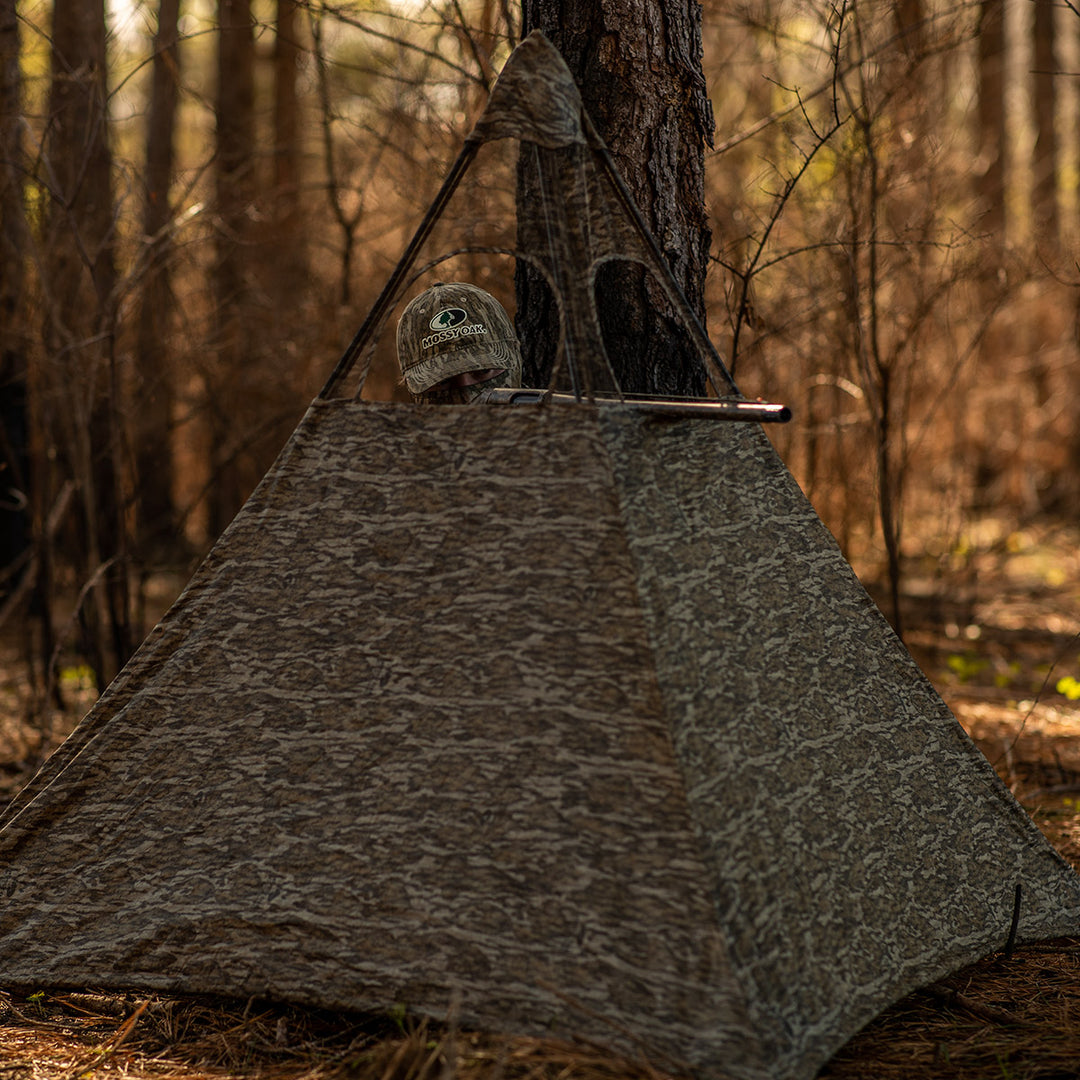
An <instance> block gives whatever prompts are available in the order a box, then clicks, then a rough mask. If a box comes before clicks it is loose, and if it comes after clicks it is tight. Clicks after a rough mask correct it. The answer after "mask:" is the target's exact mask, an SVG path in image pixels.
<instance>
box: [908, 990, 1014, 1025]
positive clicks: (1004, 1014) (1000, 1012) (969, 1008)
mask: <svg viewBox="0 0 1080 1080" xmlns="http://www.w3.org/2000/svg"><path fill="white" fill-rule="evenodd" d="M926 992H927V993H928V994H929V995H930V996H931V997H932V998H934V1000H935V1001H939V1002H941V1004H942V1005H947V1006H949V1007H950V1008H955V1009H963V1010H964V1011H965V1012H969V1013H971V1015H972V1016H976V1017H978V1018H979V1019H980V1020H987V1021H989V1022H990V1023H991V1024H1026V1023H1027V1021H1026V1020H1024V1019H1023V1018H1022V1017H1019V1016H1017V1015H1016V1013H1012V1012H1009V1010H1008V1009H998V1008H995V1007H994V1006H993V1005H983V1004H982V1002H979V1001H975V1000H973V999H972V998H969V997H968V996H967V995H966V994H961V993H960V991H959V990H938V989H935V988H934V987H930V988H929V989H928V990H927V991H926Z"/></svg>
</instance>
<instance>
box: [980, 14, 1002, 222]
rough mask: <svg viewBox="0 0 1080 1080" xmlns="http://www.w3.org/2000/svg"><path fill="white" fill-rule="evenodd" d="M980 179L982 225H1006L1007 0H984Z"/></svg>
mask: <svg viewBox="0 0 1080 1080" xmlns="http://www.w3.org/2000/svg"><path fill="white" fill-rule="evenodd" d="M978 122H979V131H978V146H979V157H978V159H979V164H980V170H979V174H978V175H979V179H978V181H977V182H978V195H979V196H980V199H981V202H982V211H983V217H982V224H983V227H984V228H985V229H987V230H988V231H990V232H992V233H996V234H998V235H999V237H1001V234H1002V233H1003V231H1004V228H1005V156H1004V155H1005V0H982V3H981V6H980V17H979V113H978Z"/></svg>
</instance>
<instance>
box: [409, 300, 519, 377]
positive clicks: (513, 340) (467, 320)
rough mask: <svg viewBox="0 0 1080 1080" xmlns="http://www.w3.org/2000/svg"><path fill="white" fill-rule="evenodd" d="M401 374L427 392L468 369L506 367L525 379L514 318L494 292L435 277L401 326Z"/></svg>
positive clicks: (410, 304) (512, 375) (412, 306)
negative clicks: (434, 280)
mask: <svg viewBox="0 0 1080 1080" xmlns="http://www.w3.org/2000/svg"><path fill="white" fill-rule="evenodd" d="M397 354H398V363H399V364H400V365H401V374H402V377H403V378H404V380H405V385H406V386H407V387H408V389H409V392H410V393H411V394H422V393H424V391H425V390H430V389H431V387H433V386H435V385H436V384H437V383H440V382H442V381H443V380H444V379H449V378H452V377H453V376H454V375H460V374H462V373H463V372H466V371H484V370H486V369H488V368H503V369H506V370H507V372H508V373H509V374H510V375H511V377H512V381H511V382H510V385H517V384H518V383H519V382H520V380H521V349H520V347H519V346H518V340H517V336H516V335H515V334H514V327H513V325H512V324H511V322H510V317H509V316H508V315H507V314H506V311H505V310H504V309H503V306H502V304H500V303H499V301H498V300H496V299H495V297H494V296H492V295H491V294H490V293H487V292H484V290H483V289H481V288H478V287H477V286H476V285H470V284H468V283H466V282H463V281H454V282H450V283H445V282H441V281H439V282H436V283H435V284H434V285H432V286H431V288H429V289H425V290H424V292H422V293H420V295H419V296H416V297H414V298H413V299H412V300H410V301H409V303H408V305H407V306H406V307H405V310H404V311H403V312H402V313H401V319H400V321H399V322H398V328H397Z"/></svg>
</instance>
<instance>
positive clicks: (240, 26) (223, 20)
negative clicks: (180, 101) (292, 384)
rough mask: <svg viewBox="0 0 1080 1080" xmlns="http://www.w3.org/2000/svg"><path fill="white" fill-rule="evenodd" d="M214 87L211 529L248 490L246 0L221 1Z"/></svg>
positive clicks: (250, 142) (251, 66)
mask: <svg viewBox="0 0 1080 1080" xmlns="http://www.w3.org/2000/svg"><path fill="white" fill-rule="evenodd" d="M218 10H219V21H220V31H219V36H218V89H217V95H218V96H217V176H216V182H217V211H218V234H217V252H216V263H215V273H214V287H215V301H216V328H215V329H216V341H215V346H216V348H215V352H216V354H217V374H216V377H214V378H213V379H212V381H211V382H212V384H211V385H210V386H209V387H208V388H207V389H208V401H207V405H208V415H209V426H210V447H211V468H212V470H213V477H212V480H213V484H212V488H211V492H212V494H211V500H210V507H209V528H210V532H211V535H212V536H217V535H218V534H219V533H220V532H221V531H222V530H223V529H224V528H225V526H226V525H228V523H229V522H230V521H231V520H232V518H233V515H234V514H235V513H236V511H237V510H239V509H240V506H241V505H242V503H243V500H244V498H245V495H246V491H245V486H244V483H243V481H242V479H241V477H240V473H239V467H238V463H237V436H238V434H240V432H241V428H242V426H243V424H242V419H241V415H240V414H239V413H238V410H242V409H243V406H244V404H245V394H244V377H245V368H246V366H247V364H248V362H249V359H250V357H249V355H248V353H249V350H248V349H247V348H246V332H245V331H246V328H245V323H246V322H247V321H248V319H249V318H250V314H251V312H250V308H251V305H250V296H249V293H250V286H249V280H248V276H249V273H250V269H251V268H250V260H249V258H248V254H249V251H248V245H249V244H250V243H251V241H252V234H253V229H252V226H251V220H252V216H253V215H252V213H251V211H252V207H253V204H254V199H255V175H254V160H253V154H254V149H255V39H254V35H253V32H252V22H251V4H250V0H219V9H218Z"/></svg>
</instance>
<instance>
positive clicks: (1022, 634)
mask: <svg viewBox="0 0 1080 1080" xmlns="http://www.w3.org/2000/svg"><path fill="white" fill-rule="evenodd" d="M907 569H908V575H907V578H906V583H905V592H904V603H903V609H902V610H903V615H904V623H905V640H906V641H907V643H908V646H909V648H910V649H911V651H912V653H913V654H914V655H915V657H916V659H917V660H918V661H919V663H920V664H921V665H922V667H923V670H924V671H925V672H926V673H927V675H928V676H929V677H930V678H931V680H932V681H933V682H934V684H935V686H936V687H937V688H938V690H939V691H940V692H941V694H942V695H943V696H944V697H945V699H946V701H947V702H948V703H949V705H950V706H951V707H952V709H953V711H954V713H955V714H956V716H957V718H958V720H959V721H960V722H961V724H962V725H963V726H964V727H965V728H966V729H967V731H968V732H969V734H970V735H971V736H972V738H973V739H974V740H975V741H976V743H977V744H978V745H979V747H980V748H981V749H982V751H983V752H984V753H985V754H986V756H987V758H988V759H989V760H990V761H991V762H992V763H993V765H994V767H995V768H996V769H997V771H998V773H999V775H1001V777H1002V779H1003V780H1004V781H1005V783H1006V784H1007V785H1008V786H1009V787H1010V789H1011V790H1012V791H1013V793H1014V794H1015V795H1016V797H1017V798H1018V799H1019V801H1020V802H1021V804H1022V805H1023V806H1024V807H1025V808H1026V809H1027V811H1028V812H1029V813H1030V814H1031V816H1032V818H1033V819H1034V820H1035V822H1036V823H1037V824H1038V826H1039V827H1040V828H1041V829H1042V831H1043V832H1044V834H1045V835H1046V836H1047V837H1048V838H1049V840H1050V841H1051V843H1053V844H1054V846H1055V847H1056V848H1057V850H1058V851H1059V852H1060V853H1061V854H1062V855H1063V856H1064V857H1065V858H1066V859H1067V860H1068V861H1070V862H1071V863H1072V864H1073V865H1074V866H1076V867H1077V868H1078V869H1080V528H1077V527H1075V526H1068V527H1067V526H1063V525H1058V524H1042V525H1038V526H1031V527H1028V528H1025V529H1022V530H1018V529H1015V528H1008V527H1006V526H1004V525H1002V524H1000V523H995V522H981V523H980V524H979V528H978V529H977V530H972V533H971V535H969V536H967V537H965V538H964V539H963V541H962V542H960V543H956V544H953V545H951V546H950V547H949V548H948V550H937V551H936V553H935V554H934V555H933V556H930V555H928V556H926V557H924V558H923V559H921V560H919V561H918V562H916V563H913V564H912V565H911V566H909V567H908V568H907ZM871 591H872V592H875V593H876V590H875V589H872V590H871ZM877 598H878V599H879V602H881V597H877ZM10 659H11V658H9V660H10ZM62 688H63V691H64V694H65V698H66V700H67V708H66V709H64V710H61V711H54V713H53V714H52V715H51V716H50V717H49V718H48V720H47V726H46V730H45V731H44V732H43V731H42V730H41V728H40V726H39V727H38V728H29V727H27V726H26V724H25V722H24V720H23V716H24V715H25V703H26V696H27V690H26V685H25V674H24V672H23V670H22V669H21V667H20V665H18V664H17V663H14V662H13V661H11V662H9V663H6V664H5V663H3V662H2V658H0V800H3V799H6V798H7V797H8V796H10V795H11V794H13V793H14V792H15V791H16V790H18V788H19V787H20V786H21V784H22V783H23V782H25V780H26V779H27V776H28V772H29V770H30V769H31V768H32V767H33V766H34V765H35V763H36V762H37V761H38V760H40V757H41V755H42V753H43V752H44V751H47V750H48V748H50V747H52V746H54V745H55V744H56V743H57V742H58V741H59V740H60V739H61V738H62V737H63V736H64V734H65V733H66V732H67V731H68V730H70V728H71V726H72V724H73V723H74V722H75V720H76V719H77V718H78V716H79V715H80V714H81V713H82V711H84V710H85V707H86V706H87V705H88V704H90V703H91V702H92V700H93V697H94V691H93V689H92V687H91V686H90V685H89V684H88V683H87V681H86V678H85V672H84V671H83V670H82V669H80V668H78V667H77V666H75V667H72V668H65V669H64V670H63V673H62ZM667 1075H668V1074H667V1073H665V1072H664V1071H663V1070H662V1069H657V1068H653V1067H652V1066H651V1065H649V1064H646V1063H643V1062H640V1061H630V1060H626V1059H623V1058H620V1057H618V1056H617V1055H615V1054H612V1053H609V1052H607V1051H605V1050H603V1049H601V1048H597V1047H595V1046H591V1045H586V1044H573V1045H569V1044H565V1043H559V1042H555V1041H552V1040H539V1039H532V1038H523V1037H522V1038H507V1037H495V1036H487V1035H483V1034H478V1033H469V1032H463V1031H457V1030H446V1029H436V1028H434V1027H432V1028H428V1027H427V1026H426V1025H420V1026H418V1027H413V1028H408V1027H407V1026H405V1025H402V1024H400V1023H395V1022H394V1021H392V1020H388V1019H387V1018H381V1019H380V1018H370V1017H358V1016H348V1015H337V1014H327V1013H324V1012H319V1011H315V1010H300V1009H296V1008H290V1007H283V1006H274V1005H265V1004H259V1003H255V1002H229V1001H214V1000H208V999H202V998H200V999H173V998H163V997H159V996H155V995H151V996H149V997H147V996H145V995H141V996H140V995H134V994H133V995H128V996H115V995H101V994H93V993H85V994H71V993H59V992H58V993H49V992H47V991H46V992H41V993H37V994H33V995H30V996H26V995H21V996H20V995H15V994H5V993H3V992H0V1080H81V1078H86V1077H91V1076H95V1077H101V1078H106V1077H117V1078H120V1077H130V1078H134V1080H196V1078H207V1080H211V1078H215V1080H216V1078H238V1080H324V1078H327V1080H329V1078H342V1080H454V1078H459V1080H662V1078H663V1077H665V1076H667ZM819 1075H820V1078H821V1080H826V1078H827V1080H891V1078H896V1080H901V1078H902V1080H991V1078H993V1080H1077V1078H1080V939H1077V940H1059V941H1053V942H1043V943H1038V944H1034V945H1026V946H1025V945H1021V946H1018V947H1017V948H1016V950H1015V952H1014V953H1013V954H1012V956H1010V957H1006V956H1004V955H997V956H992V957H988V958H987V959H985V960H983V961H982V962H980V963H979V964H976V965H973V966H972V967H969V968H966V969H964V970H963V971H960V972H957V973H955V974H953V975H951V976H950V977H949V978H947V979H944V980H942V981H941V982H939V983H937V984H936V985H934V986H931V987H928V988H926V989H923V990H920V991H918V992H916V993H914V994H911V995H910V996H908V997H907V998H905V999H904V1000H903V1001H901V1002H899V1003H897V1004H896V1005H894V1006H893V1007H891V1008H890V1009H888V1010H886V1011H885V1012H884V1013H883V1014H882V1015H881V1016H879V1017H878V1018H877V1019H876V1020H874V1021H873V1022H872V1023H871V1024H869V1025H868V1026H867V1027H866V1028H865V1029H864V1030H863V1031H862V1032H860V1033H859V1034H858V1035H856V1036H855V1037H854V1038H853V1039H852V1040H851V1041H850V1042H849V1043H848V1044H847V1045H846V1046H845V1047H844V1048H843V1049H842V1050H841V1051H840V1052H839V1053H838V1054H837V1055H836V1056H835V1057H834V1058H833V1060H832V1061H831V1062H830V1063H829V1064H828V1065H827V1066H826V1067H825V1068H824V1069H823V1070H822V1071H821V1073H820V1074H819Z"/></svg>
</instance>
